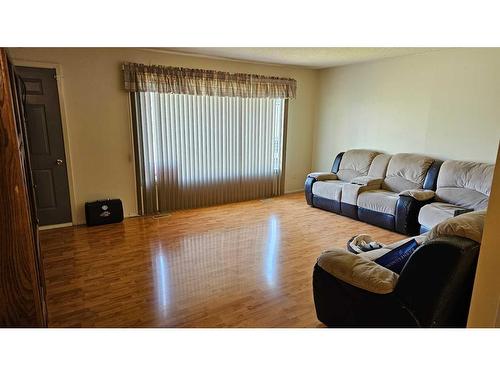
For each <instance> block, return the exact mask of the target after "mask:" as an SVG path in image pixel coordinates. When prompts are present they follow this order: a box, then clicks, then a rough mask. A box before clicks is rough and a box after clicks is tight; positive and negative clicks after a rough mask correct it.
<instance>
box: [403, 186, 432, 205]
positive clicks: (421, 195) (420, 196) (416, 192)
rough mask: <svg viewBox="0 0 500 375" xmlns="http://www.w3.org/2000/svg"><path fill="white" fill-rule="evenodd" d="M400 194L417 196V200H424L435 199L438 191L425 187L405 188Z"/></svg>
mask: <svg viewBox="0 0 500 375" xmlns="http://www.w3.org/2000/svg"><path fill="white" fill-rule="evenodd" d="M399 196H405V197H412V198H415V199H416V200H417V201H420V202H422V201H428V200H430V199H433V198H434V197H435V196H436V192H435V191H433V190H425V189H410V190H403V191H402V192H401V193H399Z"/></svg>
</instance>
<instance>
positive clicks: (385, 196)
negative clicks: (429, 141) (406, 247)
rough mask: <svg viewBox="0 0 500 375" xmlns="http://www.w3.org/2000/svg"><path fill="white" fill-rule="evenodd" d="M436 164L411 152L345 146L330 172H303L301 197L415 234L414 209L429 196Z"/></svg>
mask: <svg viewBox="0 0 500 375" xmlns="http://www.w3.org/2000/svg"><path fill="white" fill-rule="evenodd" d="M440 165H441V162H439V161H437V160H434V159H432V158H429V157H426V156H421V155H416V154H396V155H393V156H391V155H386V154H381V153H378V152H376V151H371V150H349V151H346V152H345V153H340V154H339V155H337V157H336V158H335V161H334V163H333V167H332V171H331V172H330V173H311V174H309V175H308V177H307V179H306V183H305V195H306V201H307V203H308V204H309V205H311V206H313V207H318V208H322V209H325V210H328V211H332V212H336V213H339V214H342V215H345V216H349V217H351V218H353V219H359V220H361V221H365V222H367V223H370V224H374V225H377V226H380V227H383V228H386V229H389V230H394V231H397V232H399V233H403V234H407V235H415V234H418V233H419V232H420V224H419V223H418V214H419V210H420V208H421V207H422V206H423V205H425V204H427V203H429V202H431V201H432V199H433V197H434V190H435V188H436V180H437V175H438V172H439V168H440ZM346 171H347V172H346Z"/></svg>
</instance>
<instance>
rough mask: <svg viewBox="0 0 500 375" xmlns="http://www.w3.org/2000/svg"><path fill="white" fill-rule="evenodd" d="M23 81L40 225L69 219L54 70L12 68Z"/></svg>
mask: <svg viewBox="0 0 500 375" xmlns="http://www.w3.org/2000/svg"><path fill="white" fill-rule="evenodd" d="M16 71H17V72H18V74H19V76H20V77H21V79H22V81H23V83H24V90H25V92H24V94H25V114H26V122H27V133H28V148H29V154H30V159H31V168H32V172H33V180H34V184H35V196H36V206H37V215H38V220H39V224H40V225H52V224H62V223H69V222H71V206H70V200H69V188H68V172H67V170H66V155H65V153H64V138H63V133H62V124H61V113H60V111H59V95H58V91H57V79H56V70H55V69H45V68H29V67H20V66H18V67H16Z"/></svg>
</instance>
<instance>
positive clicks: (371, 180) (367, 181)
mask: <svg viewBox="0 0 500 375" xmlns="http://www.w3.org/2000/svg"><path fill="white" fill-rule="evenodd" d="M382 181H383V180H382V179H381V178H376V177H371V176H359V177H356V178H354V179H353V180H352V181H351V184H355V185H361V186H374V187H375V189H379V188H380V186H381V185H382Z"/></svg>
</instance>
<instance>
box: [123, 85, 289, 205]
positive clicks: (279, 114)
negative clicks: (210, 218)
mask: <svg viewBox="0 0 500 375" xmlns="http://www.w3.org/2000/svg"><path fill="white" fill-rule="evenodd" d="M131 95H132V99H133V111H134V120H135V121H134V127H135V135H136V136H135V146H136V166H137V175H138V194H139V201H140V210H141V211H142V213H153V212H164V211H170V210H175V209H182V208H191V207H201V206H206V205H212V204H222V203H228V202H235V201H241V200H247V199H256V198H264V197H271V196H275V195H279V194H281V193H282V189H283V188H282V186H283V183H282V182H283V161H284V146H283V143H284V134H285V130H286V129H285V118H286V116H285V111H286V99H283V98H242V97H223V96H208V95H189V94H170V93H168V94H167V93H158V92H136V93H133V94H131Z"/></svg>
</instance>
